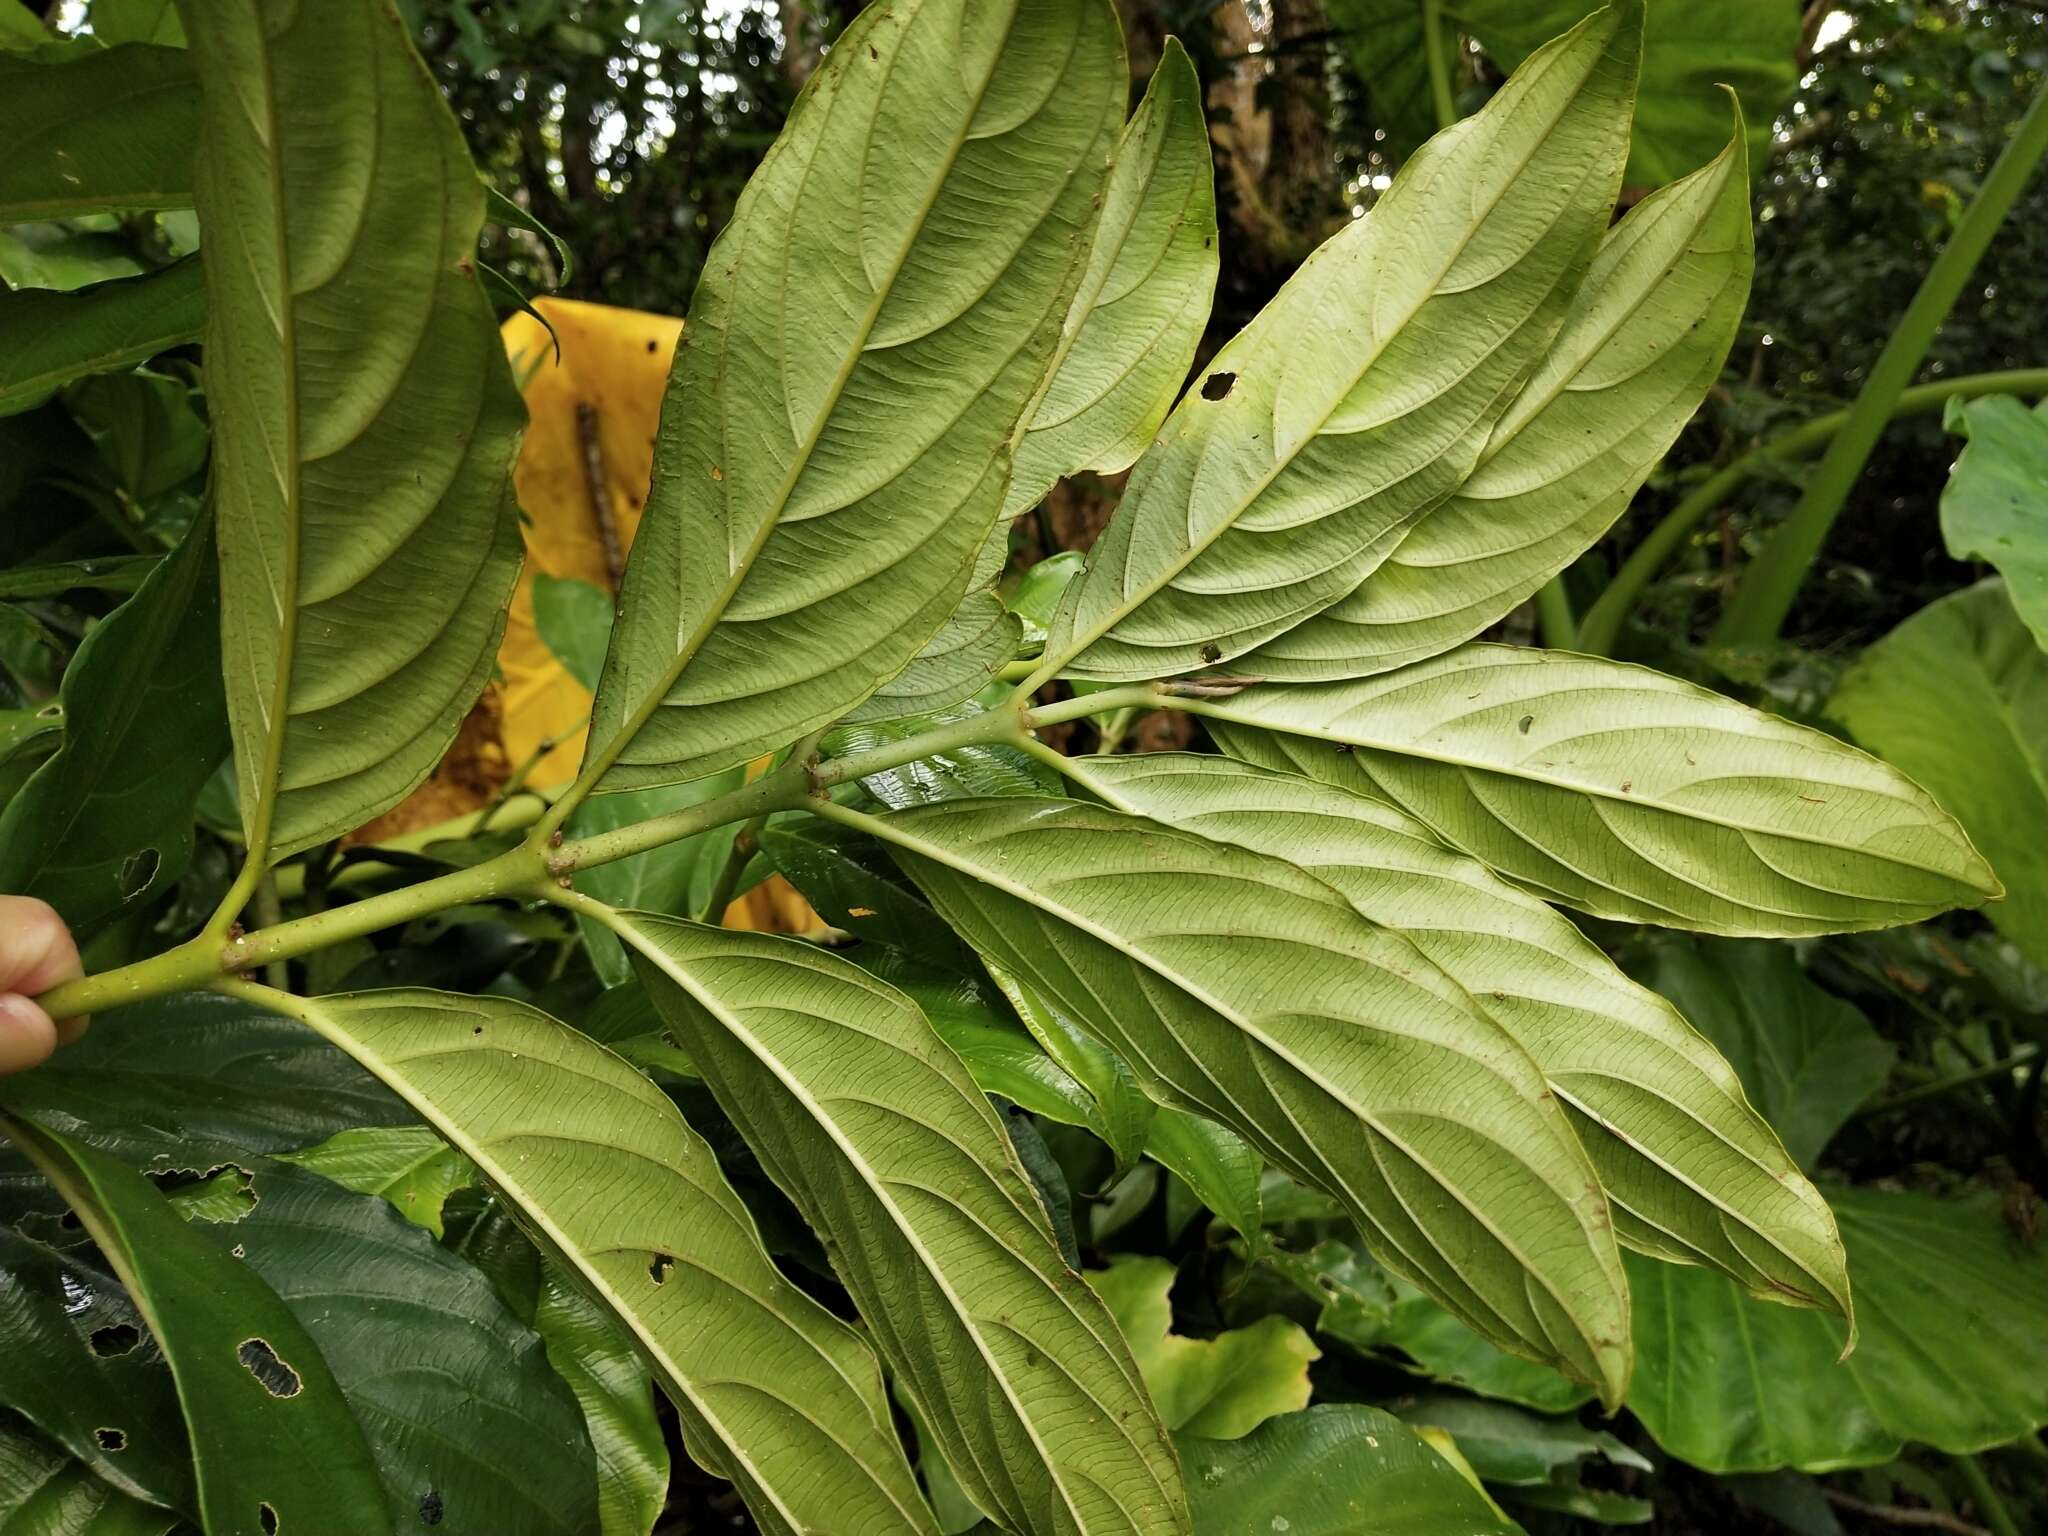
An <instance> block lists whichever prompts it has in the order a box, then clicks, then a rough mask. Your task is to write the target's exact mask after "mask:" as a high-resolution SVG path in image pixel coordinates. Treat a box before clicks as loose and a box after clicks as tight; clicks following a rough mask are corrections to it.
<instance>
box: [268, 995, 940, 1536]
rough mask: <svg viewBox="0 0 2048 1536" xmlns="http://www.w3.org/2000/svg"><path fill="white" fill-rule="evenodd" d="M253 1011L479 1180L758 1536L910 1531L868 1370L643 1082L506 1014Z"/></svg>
mask: <svg viewBox="0 0 2048 1536" xmlns="http://www.w3.org/2000/svg"><path fill="white" fill-rule="evenodd" d="M253 990H255V989H252V991H253ZM263 999H264V1001H265V1002H267V1003H268V1004H269V1005H270V1006H272V1007H275V1008H277V1009H279V1010H289V1012H290V1014H291V1015H292V1016H293V1017H296V1018H299V1019H301V1020H302V1021H303V1022H305V1023H306V1024H308V1025H310V1026H311V1027H312V1028H313V1029H315V1030H317V1031H319V1032H320V1033H321V1034H322V1035H324V1036H325V1037H326V1038H327V1039H329V1040H331V1041H333V1042H334V1043H335V1044H336V1045H339V1046H340V1047H341V1048H342V1049H343V1050H345V1051H347V1052H349V1054H351V1055H352V1056H354V1057H355V1058H356V1059H357V1060H358V1061H360V1062H362V1064H363V1065H364V1066H366V1067H367V1068H369V1069H370V1071H372V1072H373V1073H375V1074H376V1075H377V1076H378V1077H379V1078H381V1079H382V1080H383V1081H384V1082H385V1083H386V1084H388V1085H389V1086H390V1087H391V1088H392V1089H393V1090H394V1091H395V1092H397V1093H398V1094H399V1095H400V1096H401V1097H403V1098H404V1099H405V1100H406V1102H407V1103H409V1104H411V1105H412V1106H413V1108H414V1109H416V1110H417V1111H418V1112H419V1113H420V1115H421V1116H422V1117H423V1118H424V1119H426V1120H427V1121H428V1122H429V1123H430V1124H431V1125H433V1126H434V1127H435V1129H436V1130H438V1131H440V1132H441V1134H442V1135H444V1136H446V1137H447V1138H448V1140H449V1141H450V1143H451V1144H452V1145H454V1146H455V1147H456V1148H458V1149H459V1150H460V1151H462V1152H463V1153H464V1154H465V1155H466V1156H467V1157H468V1158H469V1159H470V1160H471V1161H472V1162H474V1163H475V1164H476V1165H477V1166H478V1168H480V1169H481V1170H482V1171H483V1173H484V1174H485V1176H486V1177H487V1178H488V1179H489V1180H490V1182H491V1183H492V1185H493V1186H495V1187H496V1188H497V1189H498V1190H499V1191H500V1192H501V1193H502V1194H503V1196H504V1198H505V1199H506V1200H507V1201H509V1202H511V1203H512V1204H513V1205H514V1206H515V1207H516V1208H517V1209H518V1210H519V1211H520V1212H521V1214H522V1219H523V1220H524V1221H525V1222H527V1223H529V1224H530V1230H532V1231H533V1232H534V1233H535V1234H536V1236H538V1237H540V1238H542V1239H544V1240H545V1242H546V1244H547V1245H548V1247H549V1248H550V1249H551V1250H552V1253H553V1256H554V1257H555V1258H556V1259H557V1260H559V1261H560V1262H561V1263H562V1265H563V1266H564V1269H565V1271H566V1272H567V1273H569V1274H571V1275H572V1276H574V1277H575V1278H576V1280H577V1283H579V1284H582V1285H584V1286H586V1287H588V1288H590V1289H591V1291H592V1292H593V1293H594V1294H595V1295H597V1296H598V1297H599V1298H600V1299H601V1300H603V1301H604V1303H605V1305H606V1307H607V1308H608V1310H610V1311H611V1313H612V1314H613V1315H614V1316H615V1317H616V1318H617V1319H618V1320H619V1322H620V1324H621V1325H622V1326H623V1327H625V1328H626V1330H627V1331H628V1332H629V1333H630V1334H631V1335H632V1337H633V1339H634V1341H635V1343H636V1345H637V1346H638V1347H639V1348H640V1350H641V1351H642V1352H643V1353H644V1354H645V1355H646V1357H647V1358H648V1360H649V1362H650V1363H651V1364H652V1365H653V1366H654V1368H655V1371H656V1379H657V1380H658V1381H659V1382H660V1383H661V1384H662V1388H663V1390H664V1391H665V1392H666V1393H667V1394H668V1395H669V1398H670V1400H671V1401H672V1402H673V1403H674V1404H675V1406H676V1410H677V1412H678V1413H679V1414H680V1415H681V1416H682V1418H683V1423H684V1426H685V1436H686V1440H687V1442H688V1445H689V1448H690V1454H691V1456H692V1458H693V1459H695V1460H696V1461H697V1463H698V1464H699V1465H700V1466H703V1467H705V1468H707V1469H709V1470H712V1471H715V1472H717V1473H719V1474H720V1475H721V1476H726V1477H729V1478H731V1479H732V1481H733V1482H734V1483H736V1484H737V1485H738V1486H739V1488H740V1491H741V1492H742V1494H743V1495H744V1496H745V1498H746V1501H747V1507H748V1509H749V1510H750V1511H751V1512H752V1513H753V1516H754V1519H755V1520H756V1522H757V1523H759V1524H761V1525H762V1526H763V1528H764V1529H766V1530H769V1531H773V1532H775V1533H777V1536H796V1533H798V1532H801V1531H803V1530H806V1529H826V1530H834V1531H845V1532H847V1533H848V1536H884V1533H887V1536H896V1533H899V1532H903V1531H923V1530H927V1529H928V1528H929V1516H928V1515H927V1514H926V1513H925V1512H924V1508H923V1503H922V1501H921V1500H920V1498H919V1497H918V1493H917V1489H916V1485H915V1483H914V1482H913V1481H912V1479H911V1474H910V1469H909V1467H908V1466H907V1465H906V1464H905V1463H904V1461H903V1457H902V1450H901V1447H900V1446H899V1444H898V1443H897V1441H896V1438H895V1434H894V1431H893V1430H892V1429H891V1427H890V1424H889V1416H888V1407H887V1404H886V1403H885V1402H884V1400H883V1397H882V1386H881V1375H880V1372H879V1371H878V1370H877V1369H876V1366H875V1362H874V1357H873V1356H872V1355H870V1354H869V1353H868V1351H867V1347H866V1346H865V1345H864V1344H863V1343H862V1342H861V1340H860V1338H859V1337H858V1335H856V1334H855V1333H854V1332H853V1331H852V1330H851V1329H849V1328H847V1327H846V1325H844V1324H843V1323H840V1322H839V1321H837V1320H836V1319H835V1318H833V1317H832V1316H831V1314H830V1313H828V1312H826V1311H825V1310H824V1309H823V1308H822V1307H820V1306H818V1304H817V1303H815V1302H813V1301H812V1300H811V1299H810V1298H809V1297H807V1296H805V1295H804V1294H803V1292H801V1291H799V1290H798V1289H797V1288H796V1287H795V1286H793V1285H791V1284H790V1283H789V1282H788V1281H787V1280H786V1279H784V1278H783V1277H782V1275H781V1274H780V1273H779V1272H778V1271H777V1270H776V1268H775V1266H774V1264H773V1262H772V1261H771V1260H770V1259H769V1257H768V1255H767V1253H766V1252H765V1251H764V1250H763V1249H762V1247H761V1240H760V1236H759V1234H758V1232H757V1231H756V1229H755V1226H754V1221H753V1218H752V1216H751V1215H750V1214H749V1213H748V1211H747V1209H746V1207H745V1206H743V1205H742V1204H741V1203H740V1201H739V1197H738V1196H737V1195H735V1194H734V1193H733V1191H732V1188H731V1186H730V1185H728V1184H727V1183H726V1182H725V1178H724V1175H723V1174H721V1173H720V1172H719V1170H718V1166H717V1164H716V1162H715V1160H714V1159H713V1157H712V1154H711V1149H710V1148H709V1147H708V1146H707V1145H706V1144H705V1143H704V1141H703V1140H702V1139H701V1138H699V1137H698V1136H697V1135H696V1134H695V1133H694V1132H693V1131H691V1130H690V1128H689V1127H688V1126H687V1125H685V1124H684V1123H683V1120H682V1117H681V1116H680V1115H678V1114H677V1113H676V1110H675V1107H674V1105H672V1104H671V1103H670V1102H669V1101H668V1099H667V1098H666V1097H665V1096H664V1095H663V1094H662V1093H661V1091H660V1090H659V1089H658V1088H656V1087H655V1086H654V1085H653V1084H652V1083H650V1082H649V1081H648V1080H647V1079H646V1078H645V1077H643V1076H641V1075H640V1074H639V1073H638V1072H636V1071H634V1070H633V1069H632V1068H631V1067H629V1066H627V1065H626V1064H625V1063H624V1062H622V1061H620V1060H619V1059H618V1058H617V1057H615V1056H613V1055H611V1054H610V1053H609V1052H607V1051H606V1050H605V1049H604V1048H603V1047H601V1046H599V1045H597V1044H595V1043H594V1042H592V1041H591V1040H589V1039H587V1038H586V1037H585V1036H583V1035H581V1034H578V1033H577V1032H576V1031H575V1030H572V1029H570V1028H569V1027H568V1026H567V1025H564V1024H559V1023H557V1022H556V1021H555V1020H553V1019H550V1018H549V1017H547V1016H546V1015H545V1014H543V1013H540V1012H538V1011H537V1010H535V1009H533V1008H529V1007H527V1006H526V1005H524V1004H522V1003H516V1002H513V1001H511V1000H509V999H506V998H497V997H461V996H456V995H454V994H448V993H437V992H427V991H420V990H396V991H386V992H365V993H358V994H336V995H332V996H328V997H322V998H313V999H305V998H292V997H288V996H286V995H285V994H282V993H266V994H263ZM571 1083H573V1084H574V1085H575V1088H574V1091H573V1092H564V1091H563V1085H564V1084H571ZM593 1190H601V1191H603V1192H604V1196H605V1198H604V1199H602V1200H592V1199H591V1198H590V1192H591V1191H593Z"/></svg>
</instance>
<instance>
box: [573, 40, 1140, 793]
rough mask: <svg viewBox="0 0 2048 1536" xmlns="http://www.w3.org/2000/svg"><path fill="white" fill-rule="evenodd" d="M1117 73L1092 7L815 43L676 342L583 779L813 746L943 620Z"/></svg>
mask: <svg viewBox="0 0 2048 1536" xmlns="http://www.w3.org/2000/svg"><path fill="white" fill-rule="evenodd" d="M1127 79H1128V76H1127V74H1126V71H1125V66H1124V62H1123V58H1122V49H1121V44H1120V39H1119V36H1118V31H1117V22H1116V16H1115V13H1114V11H1113V10H1112V8H1111V7H1110V6H1109V5H1108V4H1107V0H1001V3H989V0H923V3H921V4H915V5H913V4H900V5H894V6H873V7H870V8H869V9H868V10H867V11H866V12H865V13H864V14H863V15H862V16H861V17H860V18H859V19H858V20H857V21H855V22H854V24H853V25H852V26H851V27H850V28H848V30H847V31H846V33H845V35H844V36H842V37H841V38H840V39H839V40H838V41H837V42H836V43H835V44H834V45H833V48H832V51H831V53H830V54H829V55H828V56H827V58H826V59H825V61H824V63H823V64H821V65H820V66H819V68H818V69H817V71H816V72H815V73H814V74H813V75H812V76H811V79H810V81H809V83H808V84H807V86H806V87H805V90H804V94H803V97H802V99H801V101H800V102H799V103H798V106H797V109H796V111H795V112H794V113H793V114H792V115H791V118H790V122H789V126H788V127H787V128H786V129H785V130H784V132H783V134H782V137H781V138H780V139H779V140H778V141H777V143H776V145H775V147H774V148H773V149H772V150H771V151H770V152H769V155H768V157H767V158H766V160H764V161H763V163H762V165H761V168H760V170H759V171H757V172H756V173H755V175H754V177H753V179H752V181H750V182H749V183H748V186H747V190H746V192H745V193H744V194H743V195H742V197H741V199H740V204H739V207H738V210H737V212H736V213H735V215H734V217H733V219H732V222H731V223H730V224H728V225H727V226H726V229H725V231H724V233H723V234H721V235H720V237H719V240H718V243H717V245H716V247H715V248H714V250H713V251H712V253H711V256H710V258H709V260H708V261H707V263H706V265H705V269H704V276H703V278H702V279H701V280H700V282H699V283H698V287H697V292H696V297H695V299H694V301H693V302H692V304H691V310H690V323H689V327H688V329H687V330H686V331H685V332H684V335H683V340H682V342H681V344H680V345H679V346H678V347H677V350H676V361H675V369H674V373H673V375H672V376H671V379H670V382H669V392H668V397H667V404H666V406H665V408H664V409H663V411H662V422H661V431H660V436H659V437H658V439H657V441H656V444H655V460H654V466H655V467H654V488H653V491H652V493H651V496H650V499H649V502H648V507H647V513H646V516H645V518H644V519H643V521H642V522H641V525H640V531H639V533H638V535H637V536H636V538H635V542H634V547H633V558H632V560H631V562H630V564H629V565H628V568H627V572H626V580H625V585H624V589H623V592H622V597H621V608H620V616H619V623H618V627H617V630H616V631H615V633H614V637H613V643H612V649H611V654H610V656H609V657H608V658H607V661H606V665H605V673H604V680H603V682H602V684H601V685H600V687H599V689H598V693H597V704H596V709H595V716H594V720H593V724H592V728H591V738H590V739H591V741H592V743H593V749H592V750H593V756H592V758H591V760H590V762H589V763H588V764H587V765H586V773H588V774H591V775H592V776H597V777H599V780H600V783H601V787H603V788H605V789H631V788H635V787H641V786H645V785H649V784H662V783H673V782H677V781H680V780H684V779H690V778H695V777H698V776H700V775H703V774H706V773H710V772H713V771H715V770H716V769H719V768H723V767H727V766H729V765H731V764H734V763H740V762H745V761H747V760H748V759H750V758H752V757H754V756H756V755H758V754H759V753H761V752H763V751H765V750H767V749H769V748H772V747H775V746H779V745H781V744H783V743H784V742H787V741H789V740H790V739H791V738H793V737H797V736H801V735H802V734H804V733H805V732H806V731H808V730H811V729H813V728H815V727H817V726H821V725H824V724H826V723H827V722H829V721H831V720H833V719H836V718H837V717H839V716H841V715H843V714H845V713H846V712H847V711H848V710H849V709H852V708H853V707H854V706H856V705H858V704H859V703H860V702H861V701H862V700H864V699H866V698H867V697H868V696H869V695H871V694H872V693H874V692H875V690H876V689H877V688H878V687H879V686H880V685H881V684H883V683H885V682H887V681H888V680H889V679H891V678H893V677H894V676H896V674H897V673H899V672H901V671H902V670H903V668H904V667H905V665H906V664H907V663H909V662H910V661H911V659H912V658H913V657H914V656H916V655H917V653H918V652H919V651H920V650H921V649H922V648H923V647H924V646H925V644H926V642H927V641H929V640H931V639H932V637H933V636H934V635H936V634H937V633H938V632H939V631H940V629H941V628H942V627H943V626H944V625H945V623H946V620H947V619H948V617H949V616H950V615H951V614H952V613H953V612H954V610H955V609H956V608H957V607H958V606H959V603H960V599H961V596H962V594H963V593H965V592H966V590H967V585H968V582H969V580H970V578H971V575H972V571H973V567H974V564H975V560H976V556H977V553H978V552H979V551H980V550H981V548H982V546H983V544H984V542H985V541H986V540H987V539H988V537H989V534H990V532H991V530H992V529H993V527H994V525H995V522H996V515H997V513H998V511H999V510H1000V508H1001V505H1002V498H1003V490H1004V486H1005V484H1006V483H1007V480H1008V468H1009V444H1010V442H1011V439H1012V437H1013V436H1014V434H1015V432H1016V428H1017V425H1018V422H1019V419H1020V418H1021V417H1022V416H1023V414H1024V411H1025V409H1026V407H1027V405H1028V403H1029V401H1030V399H1031V396H1032V395H1033V394H1034V393H1035V391H1036V389H1037V386H1038V381H1039V378H1040V376H1041V375H1042V373H1043V371H1044V369H1045V367H1046V365H1047V363H1048V361H1049V359H1050V358H1051V355H1052V348H1053V345H1054V343H1055V341H1056V340H1057V339H1058V335H1059V328H1060V322H1061V320H1062V318H1063V317H1064V316H1065V314H1066V311H1067V306H1068V303H1069V301H1070V299H1071V297H1072V294H1073V292H1074V288H1075V286H1076V284H1077V283H1078V282H1079V280H1080V277H1081V272H1082V269H1083V264H1084V263H1085V260H1086V256H1087V241H1088V236H1089V229H1090V226H1091V224H1092V221H1093V218H1094V213H1095V209H1094V206H1093V200H1094V198H1095V196H1096V194H1097V193H1098V191H1099V190H1100V188H1101V185H1102V178H1103V175H1104V173H1105V170H1106V162H1107V161H1108V159H1109V155H1110V151H1111V149H1112V146H1113V143H1114V138H1115V134H1116V131H1117V127H1118V124H1119V122H1120V121H1121V118H1122V115H1123V106H1124V98H1125V92H1126V84H1127ZM853 635H857V636H859V637H860V642H859V643H858V644H853V645H849V644H847V643H846V639H847V637H848V636H853Z"/></svg>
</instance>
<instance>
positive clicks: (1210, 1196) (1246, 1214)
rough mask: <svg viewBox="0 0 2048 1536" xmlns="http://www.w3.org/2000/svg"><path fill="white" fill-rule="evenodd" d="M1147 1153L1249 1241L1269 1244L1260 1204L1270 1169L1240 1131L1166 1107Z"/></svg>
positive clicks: (1156, 1118) (1157, 1116)
mask: <svg viewBox="0 0 2048 1536" xmlns="http://www.w3.org/2000/svg"><path fill="white" fill-rule="evenodd" d="M1145 1155H1146V1156H1147V1157H1149V1158H1151V1159H1152V1160H1153V1161H1154V1162H1156V1163H1158V1164H1160V1165H1161V1166H1162V1167H1165V1168H1168V1169H1170V1170H1172V1172H1173V1174H1174V1175H1175V1177H1177V1178H1179V1179H1180V1180H1182V1181H1183V1182H1184V1183H1185V1184H1186V1185H1187V1186H1188V1188H1189V1189H1191V1190H1193V1191H1194V1192H1195V1195H1196V1197H1197V1198H1198V1199H1199V1200H1200V1201H1201V1202H1202V1204H1203V1205H1205V1206H1207V1207H1208V1208H1209V1210H1210V1211H1211V1212H1212V1213H1213V1214H1215V1215H1216V1216H1218V1217H1221V1218H1222V1219H1223V1220H1224V1221H1227V1222H1228V1223H1230V1225H1231V1226H1233V1227H1235V1228H1237V1230H1238V1231H1239V1232H1240V1233H1242V1234H1243V1235H1244V1238H1245V1240H1246V1241H1247V1242H1250V1243H1253V1244H1260V1243H1263V1242H1264V1240H1265V1239H1264V1227H1263V1217H1262V1213H1261V1210H1260V1201H1259V1175H1260V1174H1261V1173H1262V1172H1263V1171H1264V1165H1263V1164H1262V1163H1261V1162H1260V1160H1259V1154H1258V1153H1257V1152H1256V1151H1255V1150H1253V1148H1252V1144H1251V1143H1250V1142H1248V1141H1246V1140H1245V1139H1244V1138H1243V1137H1242V1136H1240V1135H1238V1134H1237V1132H1235V1131H1233V1130H1231V1129H1230V1128H1229V1127H1228V1126H1222V1125H1218V1124H1217V1123H1216V1122H1215V1121H1214V1120H1209V1119H1206V1118H1204V1117H1203V1116H1201V1115H1191V1114H1189V1113H1188V1112H1187V1111H1186V1110H1183V1109H1172V1108H1162V1109H1160V1110H1159V1111H1158V1113H1156V1114H1155V1115H1153V1117H1152V1124H1151V1127H1150V1129H1149V1130H1148V1132H1147V1133H1146V1136H1145Z"/></svg>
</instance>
